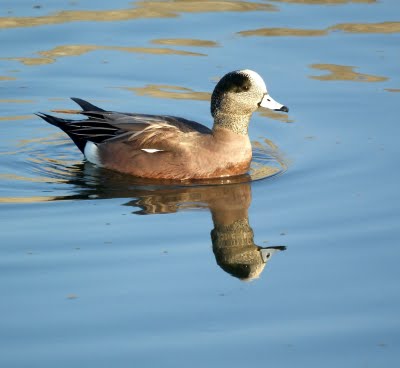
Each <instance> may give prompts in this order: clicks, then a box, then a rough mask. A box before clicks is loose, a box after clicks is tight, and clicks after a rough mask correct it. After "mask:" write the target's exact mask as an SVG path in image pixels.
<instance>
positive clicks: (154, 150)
mask: <svg viewBox="0 0 400 368" xmlns="http://www.w3.org/2000/svg"><path fill="white" fill-rule="evenodd" d="M141 151H144V152H148V153H154V152H163V151H164V150H159V149H157V148H142V149H141Z"/></svg>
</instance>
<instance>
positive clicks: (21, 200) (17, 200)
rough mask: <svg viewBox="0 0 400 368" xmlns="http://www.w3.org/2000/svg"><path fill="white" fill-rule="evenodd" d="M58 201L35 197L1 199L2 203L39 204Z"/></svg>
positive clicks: (48, 197) (51, 198)
mask: <svg viewBox="0 0 400 368" xmlns="http://www.w3.org/2000/svg"><path fill="white" fill-rule="evenodd" d="M55 199H57V198H56V197H50V196H47V197H46V196H33V197H0V203H3V204H4V203H39V202H51V201H54V200H55Z"/></svg>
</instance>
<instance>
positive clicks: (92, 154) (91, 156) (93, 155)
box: [84, 141, 103, 167]
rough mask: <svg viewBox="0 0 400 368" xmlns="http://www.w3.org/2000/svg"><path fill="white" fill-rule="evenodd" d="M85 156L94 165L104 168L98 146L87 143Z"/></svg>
mask: <svg viewBox="0 0 400 368" xmlns="http://www.w3.org/2000/svg"><path fill="white" fill-rule="evenodd" d="M84 154H85V157H86V159H87V160H88V161H89V162H91V163H92V164H95V165H97V166H100V167H101V166H103V165H102V164H101V160H100V156H99V149H98V148H97V144H95V143H93V142H90V141H87V142H86V145H85V149H84Z"/></svg>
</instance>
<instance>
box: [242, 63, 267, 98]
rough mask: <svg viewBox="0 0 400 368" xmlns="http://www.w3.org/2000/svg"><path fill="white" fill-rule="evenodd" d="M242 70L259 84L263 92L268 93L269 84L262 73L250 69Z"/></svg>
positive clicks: (255, 83)
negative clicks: (267, 84)
mask: <svg viewBox="0 0 400 368" xmlns="http://www.w3.org/2000/svg"><path fill="white" fill-rule="evenodd" d="M240 72H241V73H243V74H246V75H247V76H248V77H249V78H250V80H251V81H252V82H253V83H254V85H256V86H258V87H259V88H260V89H261V90H262V91H263V92H265V93H267V86H266V84H265V82H264V79H262V77H261V75H260V74H258V73H256V72H255V71H253V70H250V69H244V70H241V71H240Z"/></svg>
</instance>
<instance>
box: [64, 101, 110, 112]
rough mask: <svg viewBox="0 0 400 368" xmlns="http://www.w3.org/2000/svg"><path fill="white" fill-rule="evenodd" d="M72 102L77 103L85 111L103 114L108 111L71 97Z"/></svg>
mask: <svg viewBox="0 0 400 368" xmlns="http://www.w3.org/2000/svg"><path fill="white" fill-rule="evenodd" d="M71 100H72V101H74V102H76V103H77V104H78V105H79V106H80V107H81V108H82V110H83V111H103V112H105V111H106V110H103V109H101V108H100V107H97V106H95V105H92V104H91V103H90V102H87V101H85V100H82V99H81V98H77V97H71Z"/></svg>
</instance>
